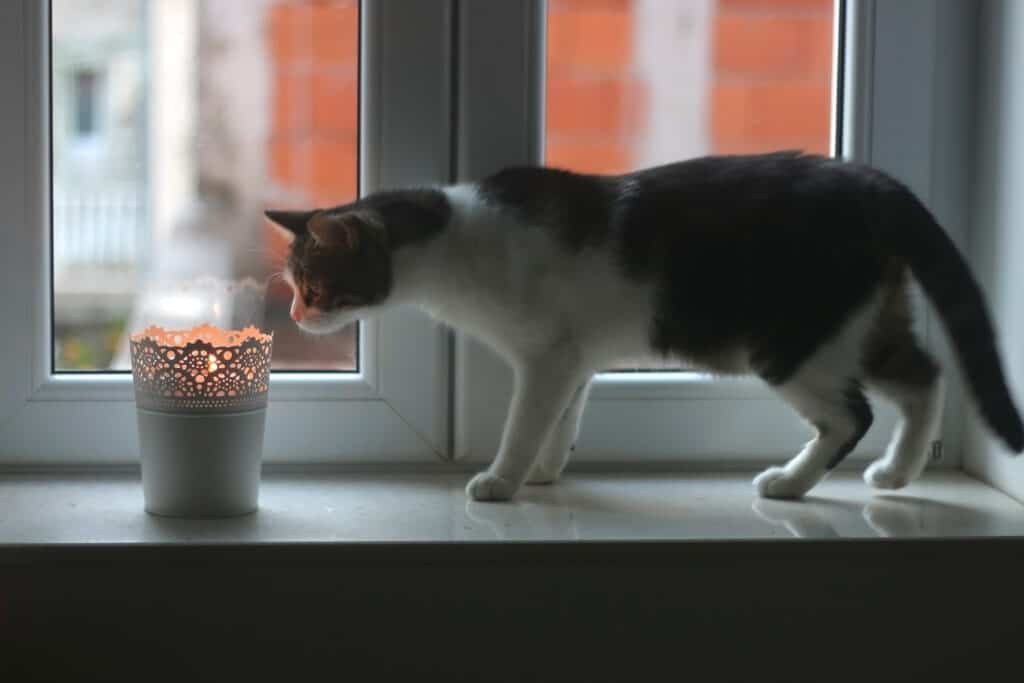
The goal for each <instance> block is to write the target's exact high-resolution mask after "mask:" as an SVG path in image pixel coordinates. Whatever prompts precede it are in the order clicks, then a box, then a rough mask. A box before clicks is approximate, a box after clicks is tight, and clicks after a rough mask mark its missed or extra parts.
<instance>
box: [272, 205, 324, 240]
mask: <svg viewBox="0 0 1024 683" xmlns="http://www.w3.org/2000/svg"><path fill="white" fill-rule="evenodd" d="M263 215H264V216H266V217H267V218H269V219H270V222H271V223H272V224H273V226H274V228H275V229H276V230H277V231H278V232H279V233H280V234H281V236H282V237H283V238H284V239H285V240H286V241H287V242H288V243H291V242H292V240H294V239H295V237H296V236H298V235H304V234H305V233H306V232H307V231H308V230H309V227H308V226H309V221H310V219H311V218H313V216H315V215H316V211H265V212H264V213H263Z"/></svg>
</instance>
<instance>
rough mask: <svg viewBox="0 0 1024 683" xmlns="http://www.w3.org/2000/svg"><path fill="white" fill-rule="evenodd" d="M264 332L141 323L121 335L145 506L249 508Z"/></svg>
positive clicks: (261, 405)
mask: <svg viewBox="0 0 1024 683" xmlns="http://www.w3.org/2000/svg"><path fill="white" fill-rule="evenodd" d="M272 342H273V337H272V335H270V334H265V333H262V332H260V331H259V330H258V329H256V328H246V329H244V330H237V331H223V330H219V329H217V328H214V327H212V326H209V325H201V326H199V327H196V328H193V329H192V330H187V331H186V330H182V331H170V332H168V331H165V330H163V329H160V328H155V327H154V328H150V329H147V330H146V331H145V332H143V333H141V334H139V335H133V336H132V338H131V352H132V376H133V378H134V384H135V403H136V412H137V415H138V426H139V456H140V462H141V465H142V491H143V495H144V497H145V502H146V511H147V512H150V513H152V514H155V515H166V516H173V517H228V516H232V515H244V514H248V513H251V512H255V511H256V509H257V508H258V506H259V484H260V463H261V460H262V456H263V432H264V428H265V424H266V416H267V398H268V390H269V385H270V379H269V378H270V356H271V346H272Z"/></svg>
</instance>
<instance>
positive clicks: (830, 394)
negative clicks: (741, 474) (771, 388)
mask: <svg viewBox="0 0 1024 683" xmlns="http://www.w3.org/2000/svg"><path fill="white" fill-rule="evenodd" d="M801 375H802V376H801ZM775 388H776V390H777V391H778V393H779V395H780V396H782V397H783V398H784V399H785V400H786V401H787V402H788V403H789V404H790V405H792V406H793V407H794V408H795V409H796V410H797V412H799V413H800V414H801V415H802V416H803V417H804V418H805V419H806V420H807V421H808V422H810V424H811V425H812V426H813V427H814V429H815V430H816V431H817V434H816V435H815V437H814V438H813V439H811V441H810V442H808V443H807V445H806V446H804V448H803V450H802V451H800V453H798V454H797V455H796V456H795V457H794V458H793V459H792V460H790V461H789V462H788V463H786V464H785V465H784V466H783V467H770V468H768V469H767V470H765V471H764V472H762V473H761V474H759V475H758V476H757V478H756V479H754V486H755V488H756V489H757V492H758V493H759V494H760V495H762V496H764V497H765V498H800V497H801V496H803V495H804V494H805V493H807V492H808V491H810V490H811V488H812V487H813V486H814V485H815V484H817V483H818V482H819V481H821V480H822V479H824V478H825V475H826V474H828V472H829V471H830V470H831V469H832V468H834V467H835V466H836V465H838V464H839V463H840V461H842V459H843V458H844V457H846V456H847V455H848V454H849V453H850V451H852V450H853V449H854V447H855V446H856V445H857V442H859V441H860V439H861V437H862V436H864V434H865V432H867V431H868V428H869V427H870V426H871V420H872V414H871V406H869V405H868V402H867V398H865V396H864V392H863V390H862V389H861V387H860V384H859V383H858V382H857V381H856V380H854V379H850V378H849V377H841V376H832V375H830V374H829V373H828V372H827V371H826V372H821V373H818V372H814V371H802V372H801V373H798V375H797V376H796V377H795V378H794V379H792V380H790V381H788V382H786V383H785V384H783V385H781V386H777V387H775Z"/></svg>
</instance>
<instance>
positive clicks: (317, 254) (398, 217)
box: [266, 190, 449, 334]
mask: <svg viewBox="0 0 1024 683" xmlns="http://www.w3.org/2000/svg"><path fill="white" fill-rule="evenodd" d="M448 214H449V207H448V203H447V200H446V199H445V197H444V195H443V194H442V193H441V192H440V191H436V190H416V191H404V192H389V193H378V194H376V195H371V196H369V197H366V198H363V199H360V200H358V201H356V202H353V203H351V204H345V205H342V206H337V207H334V208H330V209H314V210H312V211H267V212H266V216H267V218H269V219H270V220H271V221H272V223H273V224H274V225H275V226H276V227H277V229H278V230H279V231H280V233H281V234H282V235H283V236H284V237H285V239H286V240H287V241H288V242H289V244H290V246H289V251H288V258H287V261H286V264H285V267H284V272H283V278H284V280H285V282H287V283H288V285H289V286H290V287H291V289H292V305H291V317H292V319H293V320H295V322H296V323H297V324H298V325H299V327H301V328H302V329H303V330H306V331H307V332H313V333H316V334H325V333H328V332H334V331H337V330H339V329H341V328H342V327H344V326H345V325H348V324H349V323H352V322H355V321H356V320H359V319H361V318H364V317H367V316H368V315H370V314H372V313H373V312H375V309H377V308H379V307H380V306H382V305H383V304H385V303H387V302H388V300H389V298H390V296H391V294H392V290H393V288H394V252H395V250H396V249H398V248H399V247H401V246H404V245H406V244H411V243H416V242H421V241H423V240H424V239H426V238H428V237H429V236H431V235H433V234H436V233H437V232H439V231H440V229H441V228H443V226H444V224H446V223H447V220H448Z"/></svg>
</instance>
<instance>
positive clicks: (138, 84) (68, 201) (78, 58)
mask: <svg viewBox="0 0 1024 683" xmlns="http://www.w3.org/2000/svg"><path fill="white" fill-rule="evenodd" d="M243 5H244V8H242V6H243ZM240 8H242V9H240ZM450 42H451V34H450V27H449V24H448V15H447V13H446V7H445V5H444V4H442V3H438V4H434V3H424V4H421V5H418V6H416V7H412V8H410V7H406V6H405V3H392V2H387V1H385V2H374V3H365V4H363V3H360V2H358V0H266V1H264V2H259V3H242V4H239V3H238V2H235V1H234V0H103V1H101V2H98V1H96V0H52V2H14V3H3V9H0V44H3V45H12V46H15V48H16V49H15V50H14V51H13V52H10V53H7V52H5V53H4V55H3V56H4V60H5V62H4V64H5V66H4V71H3V74H2V75H3V77H4V79H5V80H4V82H5V83H7V84H9V85H10V87H11V88H12V89H13V90H14V91H16V92H18V93H19V96H18V97H17V98H16V99H17V100H18V101H19V102H22V103H24V106H23V109H22V110H16V109H10V110H9V109H4V112H3V115H2V116H0V121H3V122H4V126H3V127H2V128H0V138H2V141H0V142H2V144H3V147H4V149H5V150H11V152H10V153H11V157H12V158H13V159H15V160H18V161H16V163H15V164H14V166H15V170H14V171H13V172H14V173H15V177H16V178H17V180H16V181H12V182H11V183H8V184H7V185H5V188H7V189H9V190H10V191H13V192H15V195H14V197H11V198H8V197H7V196H6V194H5V199H9V200H10V201H9V204H10V205H11V207H12V209H11V212H10V213H9V215H8V218H9V220H11V221H12V223H11V225H12V226H14V227H12V229H11V230H10V243H9V244H10V245H11V248H10V249H5V250H3V252H4V256H3V257H2V258H3V265H4V267H5V274H6V275H10V276H12V277H14V278H15V281H17V282H19V283H21V284H20V286H19V287H18V290H19V291H21V292H22V293H23V296H22V297H21V298H20V299H18V300H14V299H11V298H10V297H8V298H7V299H6V300H5V301H4V303H3V304H0V308H2V309H3V310H2V313H3V314H4V320H5V321H7V322H8V323H10V326H9V327H10V330H11V344H10V346H9V349H8V351H9V353H5V354H4V355H3V357H2V360H0V376H2V378H3V380H4V384H3V386H4V387H5V390H4V392H3V394H2V400H0V443H2V444H3V448H2V449H0V451H2V453H0V457H2V458H3V459H4V460H5V461H12V460H13V461H14V462H22V461H26V460H27V461H31V462H46V461H57V462H74V463H121V462H123V463H130V462H133V461H134V460H135V458H136V457H137V455H136V444H135V430H134V429H133V424H134V421H135V417H134V408H133V401H132V386H131V376H130V373H127V372H125V370H126V369H127V367H128V361H127V356H126V353H125V351H126V335H127V334H128V333H130V332H133V331H136V330H139V329H141V328H143V327H145V326H147V325H149V324H163V325H164V326H174V327H178V326H191V325H193V324H196V323H199V322H203V321H206V320H210V321H212V322H216V323H219V324H222V325H235V324H243V323H245V322H260V321H261V320H260V318H261V317H263V320H262V322H263V323H264V324H265V325H266V326H269V327H271V328H273V329H274V331H275V353H274V358H275V364H274V373H273V375H272V379H271V395H272V401H271V408H270V412H269V415H268V422H267V433H266V442H265V459H266V461H267V462H270V463H273V462H296V461H302V462H339V461H348V462H352V461H358V460H361V459H368V460H372V461H374V462H381V461H388V460H390V461H396V460H397V461H416V460H417V459H435V458H436V457H437V456H438V455H439V454H442V455H443V454H444V452H445V451H446V449H447V443H448V436H447V434H448V427H449V425H448V411H447V403H446V402H445V401H444V400H443V399H439V398H437V397H439V396H443V395H445V394H447V392H448V388H447V377H448V372H447V362H448V352H447V346H446V343H447V336H446V332H445V331H444V330H442V329H441V327H440V326H439V325H437V324H435V323H433V322H432V321H430V320H429V319H427V318H426V317H425V316H422V315H418V314H416V313H414V312H406V311H396V312H393V313H389V314H388V315H386V316H383V317H382V318H380V319H379V320H376V321H373V322H370V323H367V324H363V325H360V329H359V330H358V332H357V331H356V330H355V329H350V330H345V331H342V332H341V333H339V334H338V335H336V336H334V337H333V338H310V337H306V336H303V335H300V334H298V332H297V330H296V327H295V325H294V324H293V323H292V321H291V320H290V319H288V317H287V306H288V301H289V298H290V294H289V293H288V292H287V291H286V289H284V288H283V287H282V286H281V285H280V284H279V283H278V284H275V283H274V280H273V278H272V277H270V276H271V275H272V274H273V273H274V271H276V270H279V269H280V267H281V266H282V265H283V264H282V258H283V256H284V250H283V249H282V245H280V244H278V243H275V242H274V240H273V239H272V235H271V231H270V230H269V226H268V225H267V223H266V221H265V219H264V218H263V216H262V212H263V210H264V209H265V208H267V207H274V208H290V207H303V208H308V207H311V206H329V205H334V204H338V203H343V202H345V201H349V200H351V199H353V198H354V197H356V196H357V194H358V193H360V192H368V191H373V190H376V189H380V188H384V187H394V186H401V185H409V184H421V183H443V182H446V181H447V180H448V179H449V175H450V169H451V161H450V152H451V144H450V127H451V117H450V115H449V108H450V105H451V97H450V94H449V83H448V76H447V75H448V74H449V73H450V64H449V60H450V53H449V50H448V48H449V45H450ZM5 180H9V179H8V178H7V177H6V175H5ZM9 253H14V254H17V258H15V259H13V260H11V261H8V260H7V259H8V254H9ZM239 281H241V282H255V283H256V285H255V286H254V287H250V286H248V285H246V286H241V287H239V286H238V285H237V284H236V283H238V282H239ZM268 282H269V283H270V284H269V286H268V287H267V288H266V290H265V300H266V305H265V306H264V305H263V302H261V301H259V300H258V298H259V297H258V294H262V293H263V286H264V283H268ZM229 285H230V286H231V287H232V289H231V290H230V291H229V290H228V287H229ZM9 291H12V292H13V291H15V287H13V286H11V287H10V288H9ZM211 292H212V293H213V294H215V295H216V296H212V295H211ZM225 292H227V294H225ZM239 292H241V294H240V293H239ZM254 294H255V295H257V296H254V297H253V298H252V300H250V298H249V297H250V295H254ZM221 295H223V296H221ZM218 297H220V298H218ZM264 312H265V317H264ZM5 328H6V325H5ZM72 416H73V417H72Z"/></svg>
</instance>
